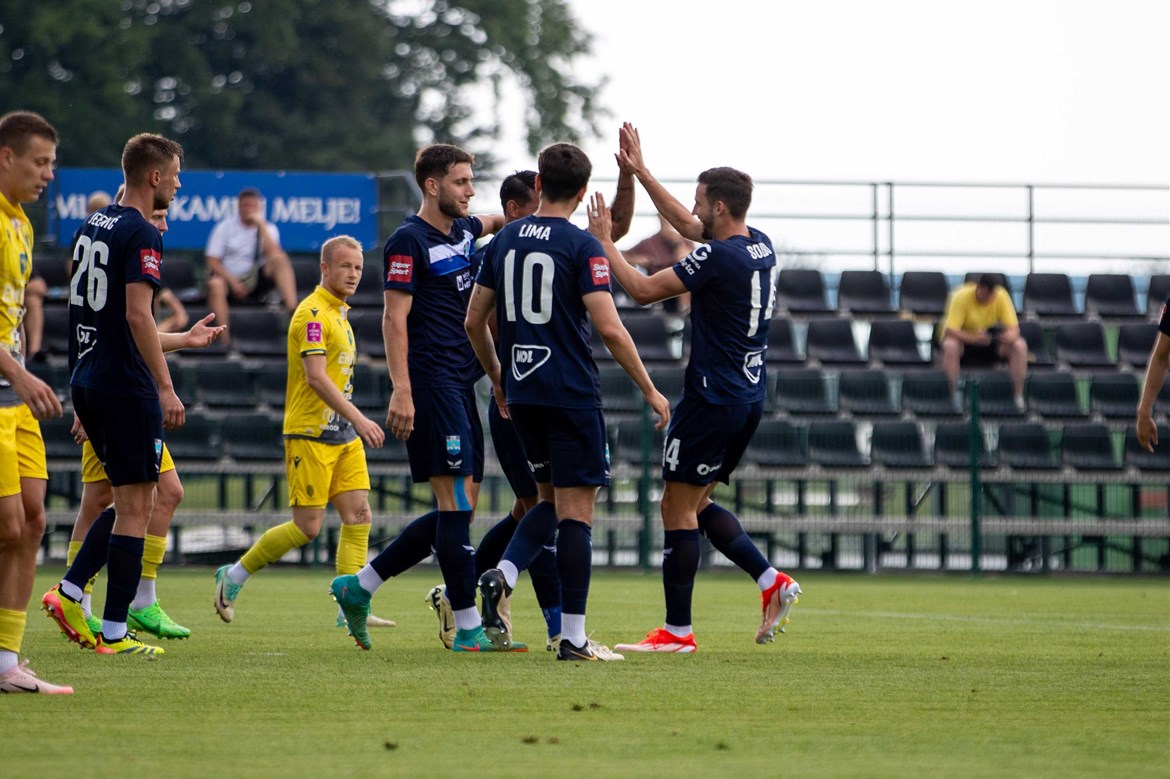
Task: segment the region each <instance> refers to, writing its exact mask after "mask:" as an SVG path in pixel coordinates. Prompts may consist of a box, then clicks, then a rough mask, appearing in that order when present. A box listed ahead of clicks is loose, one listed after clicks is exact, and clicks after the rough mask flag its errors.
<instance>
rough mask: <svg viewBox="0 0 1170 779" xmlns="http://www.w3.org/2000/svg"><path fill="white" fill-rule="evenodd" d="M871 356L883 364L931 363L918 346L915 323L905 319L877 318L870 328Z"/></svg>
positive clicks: (918, 364)
mask: <svg viewBox="0 0 1170 779" xmlns="http://www.w3.org/2000/svg"><path fill="white" fill-rule="evenodd" d="M869 357H870V359H871V360H877V361H879V362H881V363H882V364H883V365H908V366H923V365H929V364H930V358H929V357H923V356H922V351H921V350H920V349H919V348H918V334H917V333H916V332H915V330H914V323H913V322H910V321H907V320H905V319H877V320H874V322H873V323H872V325H871V326H870V329H869Z"/></svg>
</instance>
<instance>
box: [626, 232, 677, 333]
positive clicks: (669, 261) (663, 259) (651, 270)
mask: <svg viewBox="0 0 1170 779" xmlns="http://www.w3.org/2000/svg"><path fill="white" fill-rule="evenodd" d="M658 221H659V222H660V223H661V227H660V228H659V230H658V232H656V233H654V235H651V236H650V237H648V238H643V239H642V240H641V241H639V242H638V243H636V244H635V245H634V246H633V247H632V248H630V249H628V250H626V251H625V252H623V254H624V255H625V257H626V259H627V260H628V261H629V262H630V264H631V265H637V266H639V267H641V268H645V270H646V275H647V276H653V275H654V274H655V273H657V272H658V271H660V270H662V269H663V268H669V267H670V266H672V265H674V264H675V263H676V262H678V261H679V260H681V259H682V258H683V257H685V256H687V254H688V253H690V251H691V250H692V249H694V248H695V244H693V243H692V242H691V241H688V240H687V239H686V238H683V237H682V236H681V235H680V234H679V232H678V230H675V229H674V226H673V225H672V224H671V223H670V222H668V221H666V217H664V216H662V215H661V214H659V215H658ZM690 300H691V296H690V293H684V294H682V295H679V296H677V297H673V298H671V299H670V300H666V301H664V302H663V304H662V305H663V308H665V309H666V310H667V311H676V312H685V311H686V310H687V309H688V308H689V307H690Z"/></svg>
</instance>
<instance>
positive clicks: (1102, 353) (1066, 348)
mask: <svg viewBox="0 0 1170 779" xmlns="http://www.w3.org/2000/svg"><path fill="white" fill-rule="evenodd" d="M1056 355H1057V357H1058V358H1060V359H1061V360H1062V361H1064V362H1066V363H1068V364H1069V365H1071V366H1073V367H1074V368H1101V367H1113V366H1114V365H1116V364H1117V363H1116V361H1114V360H1113V358H1111V357H1110V356H1109V351H1108V349H1107V348H1106V346H1105V332H1104V330H1102V328H1101V324H1100V323H1099V322H1065V323H1063V324H1061V325H1059V326H1057V328H1056Z"/></svg>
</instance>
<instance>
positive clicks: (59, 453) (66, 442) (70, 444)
mask: <svg viewBox="0 0 1170 779" xmlns="http://www.w3.org/2000/svg"><path fill="white" fill-rule="evenodd" d="M72 429H73V414H68V413H67V414H65V415H64V416H60V417H53V418H52V419H46V420H44V421H42V422H41V437H42V438H43V439H44V440H45V457H47V458H48V459H50V460H56V459H71V460H77V459H80V457H81V445H80V444H78V443H76V442H74V440H73V433H72V432H70V431H71V430H72Z"/></svg>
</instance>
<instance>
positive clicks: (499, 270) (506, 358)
mask: <svg viewBox="0 0 1170 779" xmlns="http://www.w3.org/2000/svg"><path fill="white" fill-rule="evenodd" d="M538 169H539V174H538V176H537V180H536V188H537V191H538V192H539V193H540V207H539V208H538V209H537V211H536V213H535V214H534V215H533V216H530V217H527V218H525V219H520V220H518V221H516V222H514V223H513V224H511V225H508V226H507V227H506V228H504V230H503V231H502V232H501V233H500V235H498V236H497V237H496V239H495V240H493V241H492V243H491V245H490V246H489V247H488V249H487V252H486V254H485V256H484V261H483V264H482V265H481V266H480V269H479V273H478V275H477V277H476V286H475V290H474V291H473V293H472V296H471V302H470V304H469V306H468V311H467V321H466V327H467V333H468V337H469V338H470V340H471V343H472V346H473V347H474V349H475V354H476V356H477V357H478V358H479V361H480V364H481V365H483V367H484V369H485V371H486V372H487V374H488V377H489V378H490V379H491V381H492V389H493V394H494V395H495V398H496V402H497V403H498V404H499V406H500V410H501V413H502V414H503V415H504V416H510V418H511V419H512V420H513V423H514V424H515V426H516V431H517V432H518V433H519V435H520V440H521V442H522V443H523V446H524V451H525V453H526V454H527V458H528V461H529V462H530V463H532V465H533V470H534V473H535V478H536V482H537V488H538V491H539V494H540V503H538V504H537V506H536V507H535V508H534V509H533V510H532V511H530V512H528V514H526V515H525V517H524V519H523V520H521V523H520V526H519V527H518V528H517V529H516V533H515V535H514V537H513V539H512V541H511V543H510V544H509V545H508V548H507V550H506V551H505V553H504V556H503V559H502V560H501V563H500V567H499V568H498V569H493V570H491V571H488V572H486V573H485V574H484V575H483V577H481V579H480V591H481V593H482V594H483V596H484V604H483V608H484V624H485V626H486V627H487V628H489V632H488V635H489V637H490V638H491V639H492V641H493V643H495V644H496V645H497V646H498V647H499V648H506V647H508V646H509V645H510V644H511V642H510V637H509V636H508V635H507V631H506V629H505V628H506V626H505V625H504V624H503V623H502V622H501V621H500V619H499V612H500V609H501V606H502V605H503V604H504V603H506V601H507V598H508V597H509V596H510V594H511V590H512V589H513V588H514V587H515V586H516V580H517V576H518V573H519V570H521V569H523V568H525V567H527V565H529V564H530V563H531V561H532V560H533V559H535V558H536V556H537V555H538V554H539V553H540V552H541V550H542V547H543V546H544V545H545V543H547V541H548V539H550V538H551V537H552V536H553V534H554V533H555V534H556V558H557V569H558V574H559V578H560V583H561V601H562V611H563V613H562V615H561V629H562V637H561V642H560V646H559V648H558V651H557V659H559V660H598V659H601V658H600V657H599V656H598V653H597V652H595V651H594V650H593V649H591V648H590V646H589V639H588V636H587V634H586V632H585V606H586V602H587V600H588V594H589V578H590V570H591V556H592V551H591V545H590V535H591V529H592V524H593V504H594V501H595V499H596V496H597V490H598V488H599V487H601V486H603V485H605V484H608V483H609V462H608V452H607V447H606V438H605V420H604V417H603V415H602V411H601V393H600V388H599V383H598V373H597V365H596V363H595V362H594V361H593V355H592V351H591V348H590V326H589V318H592V321H593V326H594V327H596V328H597V329H598V331H599V333H600V334H601V337H602V339H603V340H604V341H605V344H606V346H607V347H608V348H609V350H610V352H611V353H612V354H613V355H614V358H615V359H616V360H617V361H618V364H620V365H621V366H622V367H623V368H624V369H625V370H626V372H627V373H629V374H630V377H631V378H632V379H633V380H634V383H635V384H636V385H637V386H638V388H639V389H641V390H642V394H643V397H644V398H645V400H646V403H647V404H648V405H649V406H650V407H651V408H652V409H653V410H654V412H655V413H656V414H657V415H658V416H659V418H660V422H659V427H660V428H661V427H663V426H665V424H666V422H667V420H668V419H669V418H670V408H669V402H668V401H667V400H666V398H664V397H663V396H662V394H661V393H659V392H658V390H657V389H655V387H654V384H653V383H652V382H651V380H650V377H649V375H648V374H647V373H646V369H645V367H644V366H643V365H642V361H641V359H640V358H639V356H638V351H637V348H636V347H635V345H634V342H633V340H632V339H631V338H630V335H629V333H628V332H627V331H626V329H625V326H624V325H622V322H621V319H620V318H619V317H618V313H617V309H616V308H615V306H614V302H613V296H612V293H611V287H610V278H609V263H608V262H607V261H606V258H605V256H604V254H603V252H602V249H601V246H600V245H599V244H598V242H597V240H596V239H595V238H593V237H592V236H590V235H589V234H588V233H587V232H585V231H584V230H582V229H581V228H579V227H576V226H575V225H573V224H572V223H570V222H569V217H570V216H571V215H572V214H573V212H574V211H575V210H576V208H577V206H578V205H579V204H580V203H581V201H582V200H583V199H584V197H585V190H586V187H587V186H588V184H589V176H590V174H591V172H592V165H591V163H590V162H589V158H588V157H586V156H585V153H584V152H583V151H581V149H579V148H578V147H576V146H573V145H572V144H565V143H558V144H553V145H552V146H549V147H548V148H546V149H544V150H543V151H542V152H541V153H540V158H539V162H538ZM606 237H607V239H608V238H609V235H608V234H607V236H606ZM493 310H494V311H495V313H496V319H497V323H498V327H499V335H500V344H499V353H500V354H501V355H503V366H502V367H501V360H500V359H499V358H498V357H497V352H496V347H495V344H494V343H493V341H492V337H491V333H490V332H489V330H488V320H489V318H490V316H491V313H492V311H493ZM505 387H506V388H505ZM610 659H620V656H617V655H611V657H610Z"/></svg>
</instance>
